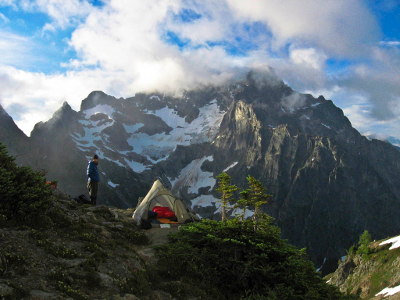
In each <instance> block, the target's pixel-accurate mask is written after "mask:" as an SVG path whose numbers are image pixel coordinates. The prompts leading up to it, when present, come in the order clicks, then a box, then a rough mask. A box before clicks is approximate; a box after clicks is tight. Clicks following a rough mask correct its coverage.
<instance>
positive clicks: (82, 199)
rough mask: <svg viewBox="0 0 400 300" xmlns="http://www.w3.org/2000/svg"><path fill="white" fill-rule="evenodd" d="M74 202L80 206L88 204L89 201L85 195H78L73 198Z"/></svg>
mask: <svg viewBox="0 0 400 300" xmlns="http://www.w3.org/2000/svg"><path fill="white" fill-rule="evenodd" d="M74 200H75V201H76V202H78V203H80V204H90V200H88V198H86V196H85V195H80V196H78V197H77V198H74Z"/></svg>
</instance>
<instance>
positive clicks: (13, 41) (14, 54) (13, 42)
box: [0, 30, 34, 67]
mask: <svg viewBox="0 0 400 300" xmlns="http://www.w3.org/2000/svg"><path fill="white" fill-rule="evenodd" d="M33 44H34V43H33V41H32V40H31V39H30V38H28V37H24V36H20V35H17V34H14V33H11V32H7V31H4V30H3V31H0V65H13V66H18V67H22V66H24V65H25V66H26V65H27V64H30V63H31V62H32V61H33V60H34V57H32V55H31V54H30V50H31V49H32V47H31V46H33Z"/></svg>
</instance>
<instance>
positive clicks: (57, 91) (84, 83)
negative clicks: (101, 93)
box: [0, 67, 118, 135]
mask: <svg viewBox="0 0 400 300" xmlns="http://www.w3.org/2000/svg"><path fill="white" fill-rule="evenodd" d="M110 77H111V78H110ZM116 77H118V75H117V74H112V75H110V74H106V72H104V71H103V72H101V71H100V72H99V71H98V70H92V71H81V72H67V73H66V74H56V75H45V74H42V73H32V72H24V71H21V70H17V69H15V68H12V67H2V68H0V86H1V87H2V89H1V90H0V104H1V105H2V106H3V107H4V109H5V110H6V111H8V110H10V109H9V108H13V107H21V108H23V112H22V113H19V114H18V113H16V114H15V115H14V116H13V115H12V116H13V117H14V118H15V121H16V123H17V125H18V127H19V128H20V129H21V130H22V131H24V132H25V133H26V134H27V135H29V133H30V131H31V130H32V129H33V126H34V125H35V124H36V123H37V122H39V121H46V120H48V119H49V117H50V116H51V115H52V114H53V113H54V112H55V111H56V110H57V109H58V108H60V106H61V104H62V103H63V102H64V101H68V103H69V104H70V105H71V106H72V108H74V109H75V110H79V107H80V102H81V100H83V99H84V98H85V97H86V96H87V95H88V94H89V93H90V92H91V91H93V90H99V89H103V90H105V91H110V90H112V88H113V87H112V86H111V84H112V82H113V81H112V80H111V79H114V78H116Z"/></svg>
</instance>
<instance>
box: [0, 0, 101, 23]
mask: <svg viewBox="0 0 400 300" xmlns="http://www.w3.org/2000/svg"><path fill="white" fill-rule="evenodd" d="M0 5H3V6H11V7H13V8H14V9H15V10H19V9H21V10H23V11H26V12H30V13H34V12H42V13H45V14H47V15H48V16H49V17H50V18H51V20H52V22H51V23H47V24H45V26H44V28H43V29H44V30H52V31H54V30H56V28H61V29H65V28H66V27H69V26H71V25H76V24H77V23H78V22H79V21H81V20H82V19H84V18H85V17H86V16H87V15H88V14H89V13H90V12H91V11H92V10H93V6H92V5H91V4H90V2H89V1H87V0H20V1H15V0H14V1H13V0H0Z"/></svg>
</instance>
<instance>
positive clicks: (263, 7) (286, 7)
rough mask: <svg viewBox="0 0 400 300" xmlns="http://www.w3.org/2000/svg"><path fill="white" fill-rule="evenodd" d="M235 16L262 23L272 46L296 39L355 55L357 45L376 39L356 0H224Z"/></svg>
mask: <svg viewBox="0 0 400 300" xmlns="http://www.w3.org/2000/svg"><path fill="white" fill-rule="evenodd" d="M227 2H228V3H229V5H230V7H231V8H232V10H233V11H234V12H235V14H236V15H237V16H238V17H239V18H245V19H248V20H249V21H260V22H266V23H267V24H268V27H269V28H270V30H271V31H272V34H273V36H274V40H275V44H276V47H278V48H279V47H282V46H283V45H285V44H287V43H290V42H296V43H298V44H300V45H301V44H310V43H311V44H314V45H318V46H319V47H321V48H322V49H324V51H326V52H328V53H332V54H335V55H344V56H349V55H351V56H358V55H360V53H361V52H363V50H364V49H363V48H362V47H360V45H363V44H368V43H371V42H376V41H377V39H378V38H379V36H380V31H379V26H378V23H377V21H376V19H375V18H374V16H373V15H372V13H371V12H370V11H369V10H368V8H367V7H366V5H365V4H364V3H363V2H362V1H358V0H337V1H319V0H304V1H293V0H283V1H274V0H248V1H236V0H227Z"/></svg>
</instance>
